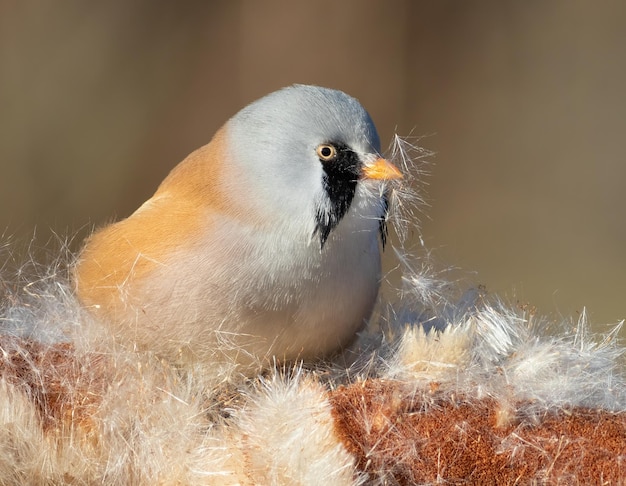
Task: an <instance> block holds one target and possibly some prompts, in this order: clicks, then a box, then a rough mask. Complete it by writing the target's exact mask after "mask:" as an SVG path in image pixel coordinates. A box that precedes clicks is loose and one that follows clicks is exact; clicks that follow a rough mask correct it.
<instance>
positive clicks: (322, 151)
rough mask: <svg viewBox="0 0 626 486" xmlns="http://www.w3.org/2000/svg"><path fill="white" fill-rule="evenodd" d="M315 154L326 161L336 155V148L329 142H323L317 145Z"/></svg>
mask: <svg viewBox="0 0 626 486" xmlns="http://www.w3.org/2000/svg"><path fill="white" fill-rule="evenodd" d="M316 152H317V156H318V157H319V158H320V160H321V161H322V162H328V161H329V160H333V159H334V158H335V156H336V155H337V149H336V148H335V147H334V146H333V145H330V144H327V143H323V144H322V145H320V146H319V147H317V150H316Z"/></svg>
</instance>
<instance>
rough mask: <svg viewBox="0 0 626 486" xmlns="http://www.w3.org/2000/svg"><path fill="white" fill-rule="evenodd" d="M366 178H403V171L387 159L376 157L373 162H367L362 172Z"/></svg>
mask: <svg viewBox="0 0 626 486" xmlns="http://www.w3.org/2000/svg"><path fill="white" fill-rule="evenodd" d="M361 174H362V176H363V178H364V179H378V180H389V179H402V177H403V176H402V172H400V170H399V169H398V168H397V167H396V166H395V165H393V164H392V163H391V162H389V161H388V160H386V159H383V158H379V159H376V160H375V161H374V162H372V163H371V164H366V165H365V166H364V167H363V170H362V172H361Z"/></svg>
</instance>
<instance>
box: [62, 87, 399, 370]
mask: <svg viewBox="0 0 626 486" xmlns="http://www.w3.org/2000/svg"><path fill="white" fill-rule="evenodd" d="M402 178H403V174H402V172H401V171H400V170H399V169H398V167H397V165H395V164H393V163H392V162H390V161H389V160H387V159H385V158H384V157H383V156H381V150H380V139H379V136H378V133H377V130H376V127H375V125H374V122H373V121H372V118H371V117H370V115H369V114H368V112H367V111H366V110H365V108H364V107H363V106H362V105H361V104H360V102H359V101H358V100H357V99H355V98H353V97H351V96H349V95H348V94H346V93H344V92H342V91H339V90H335V89H330V88H324V87H319V86H312V85H291V86H288V87H285V88H282V89H279V90H278V91H275V92H273V93H270V94H268V95H266V96H264V97H262V98H260V99H258V100H257V101H254V102H252V103H251V104H249V105H247V106H245V107H244V108H243V109H241V110H240V111H239V112H238V113H236V114H235V115H234V116H233V117H232V118H230V119H229V120H228V121H227V122H226V123H225V124H224V125H223V126H222V128H220V129H219V130H218V131H217V132H216V133H215V135H214V136H213V138H212V139H211V141H210V142H209V143H208V144H207V145H205V146H203V147H201V148H199V149H197V150H196V151H194V152H192V153H191V154H190V155H189V156H187V157H186V158H185V159H184V160H183V161H182V162H180V163H179V164H178V165H177V166H175V167H174V168H173V169H172V170H171V172H170V173H169V174H168V175H167V177H166V178H165V179H164V180H163V182H162V183H161V184H160V185H159V186H158V189H157V190H156V192H155V193H154V195H153V196H152V197H151V198H150V199H148V200H147V201H146V202H145V203H143V204H142V205H141V206H140V207H139V208H138V209H137V210H136V211H135V212H134V213H132V214H131V215H130V216H129V217H127V218H126V219H122V220H120V221H118V222H114V223H112V224H109V225H108V226H104V227H103V228H101V229H98V230H96V231H95V232H94V233H93V234H92V235H91V236H89V237H88V238H87V239H86V241H85V243H84V244H83V247H82V249H81V250H80V252H79V255H78V257H77V259H76V262H75V264H74V268H73V283H74V289H75V291H76V296H77V298H78V300H79V302H80V304H81V306H82V307H83V308H84V309H86V310H87V312H88V313H89V314H91V315H92V316H93V318H95V319H96V321H98V322H99V323H102V325H103V326H104V327H105V328H106V329H107V330H108V331H109V332H110V333H111V334H112V335H113V337H114V338H115V340H116V341H117V342H119V343H120V344H121V345H123V346H127V347H132V348H133V349H135V350H145V351H149V352H153V353H155V354H156V355H158V356H160V357H162V358H163V359H166V360H169V361H171V362H173V363H183V364H187V363H194V362H197V363H207V364H209V365H215V366H216V367H219V366H222V365H224V363H229V362H230V363H237V364H240V365H241V366H257V365H259V364H261V365H263V364H264V363H265V364H267V363H269V362H270V361H271V360H274V361H276V360H278V361H279V362H287V361H295V360H316V359H319V358H323V357H326V356H331V355H333V353H337V352H338V351H340V350H342V349H344V348H345V347H346V346H348V345H349V344H350V343H351V342H352V341H353V340H354V338H355V336H356V334H357V333H358V331H359V330H360V329H361V328H362V327H363V326H364V324H365V323H366V322H367V320H368V318H370V316H371V313H372V311H373V307H374V304H375V302H376V299H377V294H378V291H379V286H380V280H381V251H382V249H383V246H384V241H385V235H386V224H385V222H386V218H387V213H388V197H389V187H390V181H393V180H397V179H402Z"/></svg>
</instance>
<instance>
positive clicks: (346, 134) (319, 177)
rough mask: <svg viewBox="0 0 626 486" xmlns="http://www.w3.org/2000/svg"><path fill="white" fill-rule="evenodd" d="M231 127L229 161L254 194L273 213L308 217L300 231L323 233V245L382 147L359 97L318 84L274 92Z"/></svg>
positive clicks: (289, 217)
mask: <svg viewBox="0 0 626 486" xmlns="http://www.w3.org/2000/svg"><path fill="white" fill-rule="evenodd" d="M227 129H228V132H227V133H228V136H229V140H230V143H229V148H230V151H231V154H230V156H231V157H230V158H231V160H233V163H234V164H235V165H236V166H237V169H236V170H237V171H238V172H239V173H240V174H242V176H241V177H243V178H244V179H245V180H246V184H245V187H246V188H247V189H248V190H249V191H251V197H254V198H256V199H260V200H262V201H263V207H264V208H268V209H269V211H270V213H271V214H272V215H273V216H272V217H275V218H279V219H283V220H285V221H286V222H289V221H291V220H294V219H295V220H297V221H300V223H299V224H302V222H304V223H305V226H303V231H305V232H306V231H308V232H309V233H310V234H316V235H319V237H320V242H321V244H322V246H323V245H324V242H325V241H326V239H327V238H328V236H329V234H330V233H331V231H332V230H333V229H334V228H335V227H336V226H337V225H338V224H339V222H340V221H341V220H342V218H343V217H344V216H345V214H346V213H347V212H348V211H349V209H350V206H351V204H352V203H353V199H354V197H355V193H356V188H357V184H359V177H360V173H361V170H362V167H363V163H364V162H366V161H369V160H372V159H374V158H376V157H378V153H379V152H380V140H379V137H378V133H377V131H376V127H375V126H374V123H373V121H372V119H371V117H370V116H369V114H368V113H367V111H365V109H364V108H363V106H361V104H360V103H359V102H358V100H356V99H355V98H352V97H351V96H348V95H347V94H345V93H343V92H341V91H337V90H333V89H328V88H322V87H318V86H307V85H294V86H290V87H288V88H284V89H281V90H279V91H276V92H274V93H271V94H269V95H267V96H265V97H263V98H261V99H259V100H257V101H255V102H254V103H252V104H250V105H248V106H247V107H245V108H244V109H242V110H241V111H240V112H239V113H237V114H236V115H235V116H234V117H233V118H231V120H230V121H229V122H228V125H227ZM381 197H382V196H381ZM378 203H380V201H378ZM382 206H384V204H383V205H381V207H382ZM382 216H383V214H381V217H382ZM306 225H308V226H306Z"/></svg>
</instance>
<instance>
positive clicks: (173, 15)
mask: <svg viewBox="0 0 626 486" xmlns="http://www.w3.org/2000/svg"><path fill="white" fill-rule="evenodd" d="M625 25H626V3H624V2H621V1H614V2H611V1H600V2H591V1H575V0H561V1H525V2H519V1H480V2H479V1H465V2H461V1H448V0H438V1H434V0H433V1H411V0H385V1H383V0H380V1H375V0H369V1H368V0H342V1H328V0H326V1H315V2H313V1H311V2H287V1H282V2H279V1H263V2H254V1H236V0H228V1H213V2H204V3H202V2H194V3H187V4H183V3H182V2H176V3H175V2H164V1H163V2H155V1H148V0H145V1H141V0H137V1H131V2H121V1H119V2H83V1H77V0H67V1H61V2H37V1H33V2H22V1H19V0H13V1H7V0H0V168H1V173H0V234H1V233H2V232H3V230H4V229H5V228H6V232H5V235H7V234H13V235H16V236H17V237H18V239H19V238H22V237H23V238H26V239H28V238H29V237H30V236H31V235H32V233H33V228H34V227H35V226H36V227H37V235H38V241H43V242H45V240H46V237H47V235H49V234H50V232H51V231H52V230H53V231H56V232H57V233H60V234H68V233H75V232H76V231H79V230H81V228H82V232H83V233H81V234H84V232H85V228H86V227H88V226H89V225H91V224H96V225H99V224H102V223H103V222H105V221H108V220H110V219H111V218H119V217H123V216H126V215H128V214H129V213H130V212H132V210H134V209H135V208H136V207H137V206H138V205H139V204H140V203H141V202H142V201H144V200H145V199H146V198H147V197H149V196H150V195H151V194H152V192H153V191H154V189H155V188H156V186H157V185H158V183H159V182H160V181H161V179H162V178H163V177H164V176H165V174H166V173H167V172H168V171H169V169H170V168H172V167H173V166H174V165H175V164H176V163H177V162H178V161H180V160H182V158H183V157H184V156H185V155H187V154H188V153H189V152H190V151H192V150H193V149H195V148H196V147H198V146H200V145H202V144H204V143H206V142H208V141H209V139H210V137H211V135H212V134H213V132H214V131H215V130H216V129H217V128H218V127H219V126H220V125H221V124H222V123H223V122H224V121H225V120H226V119H227V118H228V117H229V116H231V115H233V114H234V113H235V112H236V111H237V110H238V109H239V108H241V107H242V106H243V105H244V104H246V103H248V102H250V101H252V100H254V99H255V98H257V97H259V96H261V95H263V94H265V93H267V92H269V91H272V90H274V89H276V88H279V87H282V86H285V85H288V84H291V83H294V82H300V83H313V84H321V85H325V86H329V87H335V88H339V89H342V90H345V91H347V92H348V93H350V94H352V95H354V96H356V97H357V98H359V99H360V100H361V101H362V103H363V104H364V105H365V106H366V107H367V109H368V110H369V111H370V113H371V114H372V116H373V118H374V120H375V121H376V123H377V125H378V128H379V131H380V133H381V137H382V139H383V144H384V145H385V146H386V145H387V144H388V142H389V140H390V138H391V136H392V134H393V133H394V132H396V131H397V133H399V134H401V135H407V134H409V133H412V134H413V135H426V136H427V137H426V138H424V139H422V140H421V142H420V143H421V145H423V146H424V147H425V148H427V149H429V150H432V151H435V152H436V156H435V157H434V158H433V159H432V160H433V162H434V164H433V165H432V166H431V167H430V169H431V173H432V175H431V176H430V177H429V178H428V184H429V185H428V186H427V188H426V190H427V198H428V201H429V202H430V204H431V207H430V208H428V209H427V210H426V212H427V214H428V215H429V217H430V219H427V218H425V217H422V222H421V235H422V237H423V239H424V241H425V243H426V247H427V248H429V249H434V250H435V252H434V254H435V256H436V257H437V259H438V260H439V262H440V263H441V264H442V265H455V266H458V267H460V268H461V269H462V270H464V271H466V272H476V273H472V274H470V277H469V278H470V279H473V280H474V281H475V282H479V283H483V284H486V285H487V287H488V288H489V289H490V290H491V291H493V292H497V293H499V294H501V295H503V296H505V297H506V298H509V299H511V300H521V301H523V302H529V303H531V304H534V305H537V306H538V307H539V308H540V309H541V311H542V313H548V314H552V315H555V316H557V315H575V313H576V312H578V311H580V310H582V308H583V307H584V306H587V309H588V311H589V313H590V315H591V319H592V321H594V322H596V323H604V322H607V323H608V322H615V321H617V320H619V319H621V318H623V317H626V302H625V301H624V296H625V295H626V281H625V279H624V275H625V273H626V256H625V255H624V248H625V247H626V218H624V215H623V213H624V211H623V208H624V204H625V203H624V196H623V194H622V191H623V186H624V181H625V178H626V163H625V157H624V155H623V151H624V142H625V139H626V137H625V135H626V133H625V128H626V96H625V95H624V91H625V89H626V88H625V87H626V55H625V46H626V28H625ZM413 236H414V240H415V241H414V242H413V247H414V248H416V251H418V252H421V253H423V249H422V248H421V247H420V246H419V244H418V238H417V236H419V233H418V232H417V231H414V232H413ZM4 238H5V239H6V236H5V237H4Z"/></svg>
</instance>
